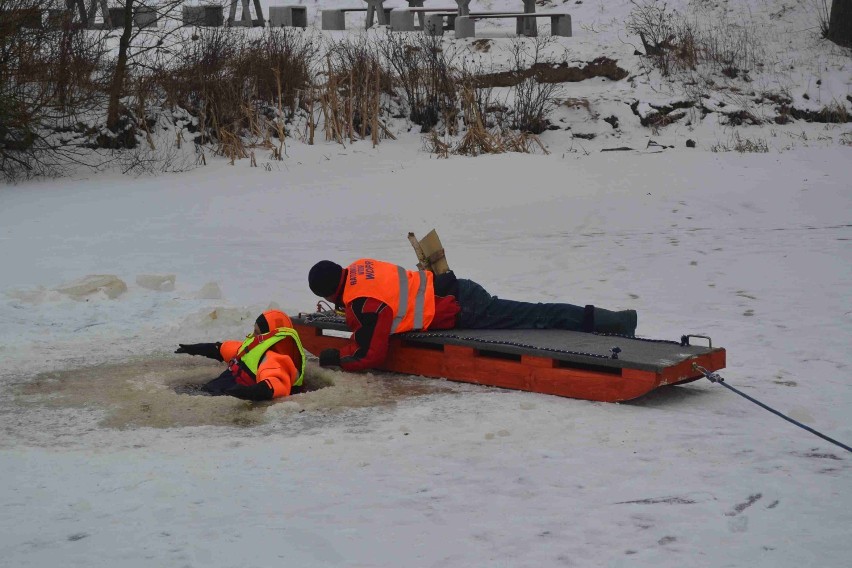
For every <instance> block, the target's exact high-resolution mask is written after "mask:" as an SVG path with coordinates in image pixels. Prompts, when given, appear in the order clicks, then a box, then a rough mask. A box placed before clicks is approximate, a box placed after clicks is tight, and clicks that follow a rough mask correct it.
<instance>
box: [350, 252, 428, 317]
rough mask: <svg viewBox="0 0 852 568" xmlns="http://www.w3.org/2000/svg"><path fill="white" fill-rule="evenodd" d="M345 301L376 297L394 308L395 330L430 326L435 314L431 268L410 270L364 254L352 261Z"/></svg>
mask: <svg viewBox="0 0 852 568" xmlns="http://www.w3.org/2000/svg"><path fill="white" fill-rule="evenodd" d="M346 277H347V280H346V285H345V287H344V289H343V302H344V303H346V304H349V303H350V302H351V301H352V300H354V299H355V298H364V297H366V298H375V299H377V300H379V301H381V302H384V303H385V304H387V305H388V306H390V308H391V310H393V315H394V319H393V325H392V326H391V333H403V332H406V331H413V330H421V329H429V324H430V323H432V319H433V318H434V317H435V286H434V284H433V278H434V276H433V275H432V273H431V272H429V271H426V270H420V271H413V270H406V269H405V268H403V267H401V266H397V265H396V264H392V263H390V262H382V261H380V260H373V259H371V258H361V259H358V260H356V261H355V262H353V263H352V264H350V265H349V273H348V274H347V275H346Z"/></svg>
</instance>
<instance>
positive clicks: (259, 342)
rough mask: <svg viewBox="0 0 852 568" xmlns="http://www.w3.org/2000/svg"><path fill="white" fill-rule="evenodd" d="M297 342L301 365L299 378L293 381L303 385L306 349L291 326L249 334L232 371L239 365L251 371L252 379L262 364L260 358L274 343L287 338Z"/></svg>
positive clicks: (235, 358) (232, 364)
mask: <svg viewBox="0 0 852 568" xmlns="http://www.w3.org/2000/svg"><path fill="white" fill-rule="evenodd" d="M288 337H289V338H290V339H292V340H293V341H295V342H296V347H297V348H298V349H299V355H301V359H302V360H301V365H299V378H298V379H296V381H295V382H294V383H293V386H294V387H298V386H301V384H302V379H303V378H304V377H305V349H304V348H303V347H302V342H301V340H299V334H298V333H296V330H294V329H290V328H289V327H279V328H278V329H276V330H273V333H270V334H266V335H260V336H257V337H255V336H254V335H249V336H248V337H246V340H245V341H243V344H242V346H240V349H239V351H238V352H237V356H236V357H234V359H233V361H232V362H231V369H232V372H233V370H234V367H235V366H239V367H240V368H242V370H244V371H248V372H249V373H251V377H252V379H254V378H255V377H257V368H258V366H260V360H261V359H263V356H264V355H265V354H266V352H267V351H269V350H270V349H271V348H272V346H273V345H275V344H276V343H278V342H279V341H283V340H285V339H287V338H288Z"/></svg>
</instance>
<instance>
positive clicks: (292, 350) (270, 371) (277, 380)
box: [219, 311, 304, 398]
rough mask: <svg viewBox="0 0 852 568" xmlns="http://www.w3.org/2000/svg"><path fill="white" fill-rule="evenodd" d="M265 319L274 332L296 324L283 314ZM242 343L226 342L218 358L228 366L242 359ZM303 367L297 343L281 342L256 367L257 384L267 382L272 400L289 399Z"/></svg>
mask: <svg viewBox="0 0 852 568" xmlns="http://www.w3.org/2000/svg"><path fill="white" fill-rule="evenodd" d="M273 314H274V316H273ZM264 315H265V316H266V319H267V321H268V322H269V326H270V328H272V330H273V331H274V330H275V329H276V328H280V327H287V328H292V327H293V322H292V321H290V318H289V317H288V316H287V315H286V314H284V313H283V312H279V311H269V312H264ZM243 343H244V341H238V340H230V341H224V342H222V345H221V347H219V354H220V355H222V359H223V360H224V361H225V362H228V361H230V360H232V359H233V358H234V357H237V356H238V355H240V348H241V347H242V345H243ZM303 364H304V363H303V360H302V355H301V353H300V352H299V347H298V345H297V344H296V342H295V341H292V340H284V341H279V342H278V343H276V344H275V345H273V346H272V347H271V348H270V349H269V350H268V351H267V352H266V353H264V355H263V359H262V360H261V362H260V364H259V365H258V367H257V374H256V377H255V380H256V381H257V382H258V383H260V382H262V381H266V383H267V384H268V385H269V387H270V388H271V389H272V398H280V397H282V396H289V395H290V391H291V390H292V388H293V385H294V383H296V382H297V381H298V379H299V365H303Z"/></svg>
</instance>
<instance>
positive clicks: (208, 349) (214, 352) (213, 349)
mask: <svg viewBox="0 0 852 568" xmlns="http://www.w3.org/2000/svg"><path fill="white" fill-rule="evenodd" d="M178 346H179V347H178V348H177V349H175V353H186V354H187V355H203V356H204V357H209V358H210V359H216V360H217V361H224V359H222V354H221V353H219V348H220V347H221V346H222V344H221V343H178Z"/></svg>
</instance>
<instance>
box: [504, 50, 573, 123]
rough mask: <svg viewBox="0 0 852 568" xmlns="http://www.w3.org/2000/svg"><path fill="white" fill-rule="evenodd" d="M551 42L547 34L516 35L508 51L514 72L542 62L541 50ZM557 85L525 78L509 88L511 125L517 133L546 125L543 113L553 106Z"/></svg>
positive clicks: (519, 72)
mask: <svg viewBox="0 0 852 568" xmlns="http://www.w3.org/2000/svg"><path fill="white" fill-rule="evenodd" d="M552 42H553V38H552V37H551V36H538V37H535V38H517V39H515V40H513V42H512V45H511V48H510V53H511V56H512V61H513V64H514V71H515V72H516V73H518V74H523V72H524V71H525V70H526V69H529V68H531V67H535V66H537V65H539V64H540V63H542V62H543V60H544V51H545V49H546V48H547V47H548V46H550V45H551V44H552ZM560 90H561V87H560V85H559V84H558V83H549V82H539V81H537V80H536V78H535V77H527V78H525V79H524V80H523V81H521V82H519V83H517V84H516V85H515V86H514V87H513V88H512V91H513V93H512V94H513V99H512V100H513V105H512V106H513V113H512V128H514V129H516V130H519V131H521V132H528V133H531V134H541V133H542V132H544V131H545V130H546V129H547V127H548V126H549V125H550V122H549V121H548V119H547V116H548V115H549V114H550V112H551V111H552V110H553V108H554V107H555V106H556V105H557V100H556V97H557V95H558V94H559V91H560Z"/></svg>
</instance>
